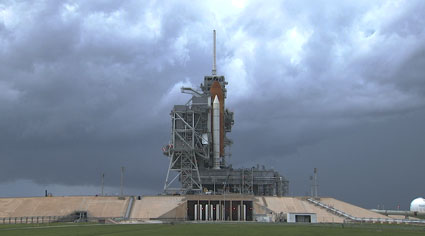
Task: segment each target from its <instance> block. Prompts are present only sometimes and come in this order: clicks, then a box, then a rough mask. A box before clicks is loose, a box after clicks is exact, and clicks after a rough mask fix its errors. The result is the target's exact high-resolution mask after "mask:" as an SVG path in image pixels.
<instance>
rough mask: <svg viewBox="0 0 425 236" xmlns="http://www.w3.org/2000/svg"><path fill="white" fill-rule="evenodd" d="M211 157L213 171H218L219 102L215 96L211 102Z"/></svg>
mask: <svg viewBox="0 0 425 236" xmlns="http://www.w3.org/2000/svg"><path fill="white" fill-rule="evenodd" d="M212 110H213V122H212V127H213V128H212V130H213V155H214V165H213V168H214V169H220V125H221V124H220V101H219V99H218V96H215V98H214V102H213V109H212Z"/></svg>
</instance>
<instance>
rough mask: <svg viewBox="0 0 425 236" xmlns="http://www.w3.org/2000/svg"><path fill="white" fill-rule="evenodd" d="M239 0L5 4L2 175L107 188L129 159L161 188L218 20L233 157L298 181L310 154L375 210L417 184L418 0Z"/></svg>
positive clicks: (300, 186)
mask: <svg viewBox="0 0 425 236" xmlns="http://www.w3.org/2000/svg"><path fill="white" fill-rule="evenodd" d="M235 3H238V2H235ZM239 3H242V4H241V5H239V4H236V5H232V4H229V3H227V2H226V3H222V4H216V3H215V2H214V3H213V2H205V3H202V4H201V3H195V4H194V3H192V2H168V3H167V4H166V3H159V2H150V1H144V2H140V1H125V2H124V3H116V2H113V1H110V2H105V1H90V2H87V1H65V2H58V1H32V2H15V1H6V2H4V3H0V75H1V76H0V114H1V115H0V130H1V132H0V158H1V161H2V165H1V166H0V181H1V182H2V183H3V185H1V184H0V186H5V187H7V188H10V186H11V185H10V183H13V181H21V182H18V183H21V184H22V186H23V185H25V186H27V185H28V184H31V183H33V185H34V186H45V185H49V186H57V185H60V186H65V187H57V188H56V189H58V191H59V192H61V193H63V194H66V192H64V191H65V190H64V189H66V186H74V187H72V188H75V186H93V188H96V187H95V186H96V185H98V182H99V176H100V173H102V172H105V173H106V174H107V176H111V178H110V182H109V183H108V185H110V186H111V188H114V187H116V186H117V185H118V184H119V167H120V166H126V167H127V172H126V179H127V181H126V183H127V185H128V186H129V188H131V189H132V190H131V191H133V192H134V193H137V194H139V193H140V192H142V193H143V192H149V193H153V192H159V191H161V189H162V184H163V180H164V177H165V172H166V169H167V159H166V158H165V157H163V156H162V154H161V146H162V145H163V144H165V143H167V142H168V136H169V127H170V125H169V117H168V114H169V110H170V109H171V108H172V105H173V104H179V103H184V102H186V99H187V98H188V97H187V96H186V95H183V94H180V93H179V88H180V87H181V86H182V85H192V86H197V85H199V84H200V83H201V82H202V77H203V76H204V75H206V74H209V73H210V69H211V68H210V67H211V66H210V65H211V29H213V28H216V29H217V32H218V45H217V46H218V69H219V72H220V73H221V74H224V75H225V76H226V78H227V80H228V81H229V86H228V101H227V104H228V107H229V108H231V109H232V110H234V111H235V118H236V124H235V126H234V131H233V132H232V134H231V136H232V138H233V140H234V143H235V144H234V145H233V147H232V152H233V156H232V158H231V162H233V163H234V165H235V166H236V165H238V166H249V165H255V164H256V163H260V164H267V165H269V166H273V167H274V168H275V169H277V170H279V171H281V172H282V173H283V174H284V175H286V176H287V177H288V178H289V179H290V181H291V191H292V193H293V194H304V193H305V192H307V191H308V188H309V183H308V181H307V179H308V175H309V174H310V172H311V170H312V168H313V167H315V166H317V167H319V168H320V171H321V172H320V173H323V174H322V175H323V176H322V179H323V182H324V183H322V190H323V194H329V195H332V196H336V197H339V198H341V199H343V200H344V199H346V200H350V201H352V202H355V203H357V204H360V205H363V206H366V207H375V206H376V204H387V205H391V204H393V203H394V202H399V203H402V204H405V205H403V206H404V207H407V204H408V202H409V201H410V200H411V198H413V197H416V196H419V195H422V196H424V195H425V192H424V190H421V189H418V188H416V187H415V186H420V184H421V182H420V181H421V179H423V177H424V176H423V174H422V175H421V173H422V170H421V166H423V165H424V164H425V163H424V161H423V158H419V157H421V156H423V153H424V150H423V148H422V146H423V145H422V144H421V142H420V141H418V140H422V141H423V140H424V137H423V134H421V133H420V132H418V130H421V129H423V126H424V123H423V121H422V119H421V118H423V117H424V112H425V106H424V105H425V99H424V96H425V91H424V88H425V85H424V79H423V76H424V68H425V54H424V48H425V44H424V42H425V41H424V39H425V32H424V30H423V26H424V24H425V22H424V19H423V17H421V14H422V12H424V10H425V9H424V8H425V4H424V3H423V2H422V1H409V2H399V1H384V2H373V3H370V2H369V1H356V2H330V1H318V2H315V3H311V2H307V1H289V2H288V1H285V2H280V1H276V2H268V3H267V4H265V3H263V2H256V1H253V2H247V3H246V4H245V5H244V4H243V3H244V1H240V2H239ZM400 134H403V135H400ZM364 140H368V141H367V142H365V141H364ZM412 162H414V163H416V164H415V165H412V166H409V168H410V169H409V168H408V166H407V164H405V163H412ZM383 163H384V164H383ZM380 167H384V168H380ZM388 169H394V170H399V171H397V173H400V174H399V175H397V178H395V177H394V175H393V174H392V172H390V171H388ZM359 172H361V173H362V175H358V173H359ZM22 181H30V182H24V183H22ZM391 182H397V183H398V185H397V187H396V190H394V191H397V192H398V193H399V194H397V195H392V194H391V193H390V192H389V191H388V189H391V185H390V183H391ZM405 182H406V183H407V182H408V183H409V184H406V185H403V184H402V183H405ZM373 184H374V186H380V188H376V187H372V185H373ZM345 185H352V186H356V188H344V187H343V186H345ZM14 186H15V187H16V188H17V189H18V188H19V186H20V184H16V185H14ZM59 189H60V190H59ZM83 189H84V190H87V188H86V187H84V188H83ZM350 189H351V190H350ZM352 189H356V190H357V191H356V192H353V191H352ZM377 189H378V190H377ZM111 191H113V190H111ZM6 192H7V191H6V190H3V191H2V190H0V194H3V195H5V194H6ZM18 192H19V191H17V193H18ZM25 194H28V193H27V192H26V193H25ZM381 201H382V202H381Z"/></svg>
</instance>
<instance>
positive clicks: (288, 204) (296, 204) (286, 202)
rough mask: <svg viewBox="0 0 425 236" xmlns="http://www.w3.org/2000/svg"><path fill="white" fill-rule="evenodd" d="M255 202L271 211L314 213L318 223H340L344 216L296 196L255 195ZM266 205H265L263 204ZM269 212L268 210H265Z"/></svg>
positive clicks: (277, 212)
mask: <svg viewBox="0 0 425 236" xmlns="http://www.w3.org/2000/svg"><path fill="white" fill-rule="evenodd" d="M256 199H257V200H258V201H257V204H258V205H260V206H261V205H262V206H264V208H267V209H269V210H271V211H273V213H276V214H279V213H283V214H286V213H316V214H317V222H318V223H325V222H326V223H342V222H344V218H342V217H340V216H337V215H334V214H332V213H330V212H328V211H326V210H325V209H322V208H320V207H318V206H315V205H313V204H311V203H309V202H307V201H305V200H303V199H302V198H296V197H256ZM264 203H265V204H266V205H267V206H266V205H265V204H264ZM267 213H270V212H267Z"/></svg>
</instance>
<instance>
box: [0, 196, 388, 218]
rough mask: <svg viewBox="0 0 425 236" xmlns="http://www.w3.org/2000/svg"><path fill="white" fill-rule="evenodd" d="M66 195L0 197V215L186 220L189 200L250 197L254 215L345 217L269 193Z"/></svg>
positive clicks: (361, 213)
mask: <svg viewBox="0 0 425 236" xmlns="http://www.w3.org/2000/svg"><path fill="white" fill-rule="evenodd" d="M133 199H134V201H130V197H125V198H119V197H101V196H97V197H96V196H65V197H27V198H0V218H6V217H33V216H66V215H69V214H72V213H73V212H76V211H85V212H87V215H88V217H98V218H125V217H126V216H125V215H126V212H127V213H128V214H129V215H128V216H127V218H128V219H129V220H131V219H133V220H138V221H146V222H148V221H150V220H180V221H181V220H187V219H188V211H189V206H188V202H189V201H191V202H193V201H203V202H208V201H211V202H218V201H220V202H224V201H235V202H240V201H252V208H253V215H254V218H253V220H254V221H255V216H258V215H264V216H271V217H272V218H273V221H275V220H276V219H278V218H277V217H278V216H279V215H280V216H284V215H286V214H288V213H293V214H297V213H298V214H301V213H303V214H315V215H316V216H317V223H343V222H344V220H345V219H344V217H342V216H340V215H337V214H334V213H332V212H330V211H327V210H326V209H324V208H322V207H320V206H317V205H315V204H313V203H311V202H309V201H307V198H305V197H270V196H264V197H261V196H252V195H239V194H229V195H186V196H166V195H165V196H143V197H141V198H140V199H138V198H136V197H134V198H133ZM320 201H321V202H322V203H325V204H327V205H329V206H332V207H333V208H335V209H338V210H340V211H343V212H345V213H347V214H349V215H352V216H355V217H364V218H382V219H386V218H390V217H388V216H384V215H381V214H378V213H374V212H371V211H369V210H366V209H363V208H361V207H358V206H354V205H352V204H349V203H346V202H343V201H340V200H337V199H334V198H320Z"/></svg>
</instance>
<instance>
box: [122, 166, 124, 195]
mask: <svg viewBox="0 0 425 236" xmlns="http://www.w3.org/2000/svg"><path fill="white" fill-rule="evenodd" d="M122 197H124V166H121V198H122Z"/></svg>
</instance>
